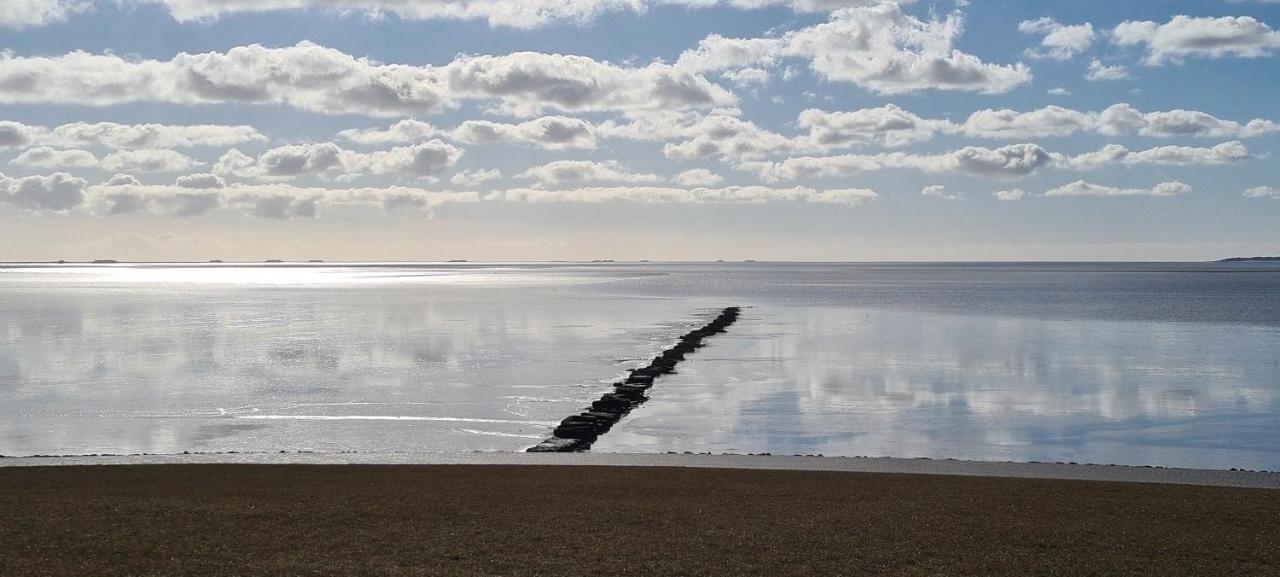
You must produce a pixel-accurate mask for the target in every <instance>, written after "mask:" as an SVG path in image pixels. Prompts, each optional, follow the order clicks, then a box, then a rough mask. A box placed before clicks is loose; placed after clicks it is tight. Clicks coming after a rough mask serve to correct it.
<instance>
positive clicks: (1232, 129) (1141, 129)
mask: <svg viewBox="0 0 1280 577" xmlns="http://www.w3.org/2000/svg"><path fill="white" fill-rule="evenodd" d="M939 126H941V127H942V128H941V129H943V130H945V129H946V127H945V125H939ZM957 130H958V131H959V132H963V133H964V134H966V135H968V136H974V137H980V138H1043V137H1053V136H1069V135H1071V134H1075V133H1077V132H1084V131H1093V132H1098V133H1101V134H1104V135H1107V136H1122V135H1128V134H1138V135H1141V136H1149V137H1156V138H1174V137H1186V136H1193V137H1200V138H1253V137H1257V136H1263V135H1267V134H1272V133H1276V132H1280V124H1277V123H1275V122H1273V121H1271V120H1264V119H1261V118H1255V119H1253V120H1250V121H1249V122H1247V123H1245V124H1241V123H1239V122H1236V121H1234V120H1223V119H1220V118H1217V117H1215V116H1213V115H1211V114H1208V113H1206V112H1201V111H1198V110H1181V109H1175V110H1164V111H1153V112H1143V111H1141V110H1138V109H1136V108H1134V107H1133V106H1132V105H1130V104H1127V103H1119V104H1114V105H1112V106H1109V107H1107V108H1106V109H1105V110H1103V111H1102V112H1087V111H1079V110H1071V109H1068V108H1063V107H1060V106H1046V107H1044V108H1040V109H1036V110H1030V111H1026V112H1019V111H1015V110H1009V109H1001V110H992V109H987V110H979V111H977V112H974V113H973V114H971V115H969V118H968V120H966V121H965V122H964V124H963V125H961V126H960V127H958V129H957Z"/></svg>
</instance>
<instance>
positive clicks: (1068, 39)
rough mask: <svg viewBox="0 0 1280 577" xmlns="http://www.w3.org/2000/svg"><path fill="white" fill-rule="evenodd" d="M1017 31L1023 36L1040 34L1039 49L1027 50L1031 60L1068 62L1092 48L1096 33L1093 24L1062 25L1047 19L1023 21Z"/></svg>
mask: <svg viewBox="0 0 1280 577" xmlns="http://www.w3.org/2000/svg"><path fill="white" fill-rule="evenodd" d="M1018 31H1019V32H1022V33H1023V34H1040V35H1044V39H1043V40H1041V41H1040V46H1041V48H1039V49H1033V50H1028V51H1027V54H1028V55H1029V56H1031V57H1032V58H1053V59H1055V60H1069V59H1071V58H1073V57H1075V55H1077V54H1079V53H1081V52H1084V51H1086V50H1088V49H1089V47H1091V46H1093V42H1094V40H1096V39H1097V38H1098V33H1097V32H1094V31H1093V24H1090V23H1088V22H1085V23H1084V24H1076V25H1071V26H1068V25H1064V24H1061V23H1059V22H1058V21H1057V20H1054V19H1052V18H1048V17H1042V18H1037V19H1035V20H1023V21H1022V22H1021V23H1019V24H1018Z"/></svg>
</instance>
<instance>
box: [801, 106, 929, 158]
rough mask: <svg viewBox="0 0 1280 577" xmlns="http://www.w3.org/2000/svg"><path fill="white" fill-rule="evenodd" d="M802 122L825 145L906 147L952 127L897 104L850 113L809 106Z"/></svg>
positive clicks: (818, 143) (821, 144) (815, 139)
mask: <svg viewBox="0 0 1280 577" xmlns="http://www.w3.org/2000/svg"><path fill="white" fill-rule="evenodd" d="M798 123H799V125H800V126H801V127H802V128H806V129H808V130H809V138H810V140H811V141H812V142H813V143H814V144H817V145H819V146H824V147H834V146H848V145H860V144H867V143H871V142H878V143H881V144H883V145H885V146H892V147H897V146H905V145H908V144H912V143H915V142H922V141H926V140H929V139H930V138H933V135H934V134H935V133H937V132H945V131H949V130H951V129H952V124H951V122H949V121H946V120H933V119H926V118H921V117H919V116H917V115H915V114H913V113H911V112H907V111H906V110H903V109H901V108H899V107H897V106H895V105H893V104H886V105H884V106H880V107H877V108H863V109H861V110H854V111H849V112H827V111H825V110H817V109H809V110H805V111H804V112H801V113H800V117H799V119H798Z"/></svg>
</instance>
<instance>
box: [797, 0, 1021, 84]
mask: <svg viewBox="0 0 1280 577" xmlns="http://www.w3.org/2000/svg"><path fill="white" fill-rule="evenodd" d="M963 29H964V18H963V17H962V16H961V15H960V14H959V13H953V14H951V15H949V16H947V17H946V18H945V19H943V20H928V21H925V20H921V19H919V18H916V17H915V16H911V15H909V14H906V13H905V12H903V11H902V8H901V7H900V6H898V5H897V4H894V3H891V2H883V3H879V4H876V5H873V6H865V7H852V8H843V9H840V10H837V11H835V12H833V13H832V17H831V20H830V21H829V22H826V23H823V24H818V25H816V26H813V27H810V28H805V29H802V30H799V31H796V32H794V33H791V34H788V35H787V38H786V40H787V43H786V46H785V48H784V51H785V53H786V54H788V55H790V56H798V57H804V58H809V59H810V67H811V68H812V69H813V71H814V72H816V73H817V74H818V75H819V76H821V77H823V78H825V79H826V80H830V81H838V82H852V83H854V84H857V85H858V86H861V87H863V88H866V89H868V90H870V91H872V92H876V93H880V94H901V93H905V92H915V91H919V90H926V89H936V90H965V91H973V92H983V93H988V94H992V93H1001V92H1008V91H1010V90H1012V89H1014V88H1016V87H1017V86H1019V85H1022V84H1026V83H1027V82H1030V80H1031V72H1030V70H1028V69H1027V67H1026V66H1025V65H1023V64H1022V63H1017V64H1012V65H1004V64H990V63H987V62H983V61H982V60H980V59H979V58H978V57H976V56H973V55H971V54H966V53H964V52H961V51H960V50H957V49H956V48H955V40H956V38H957V37H959V35H960V34H961V32H963Z"/></svg>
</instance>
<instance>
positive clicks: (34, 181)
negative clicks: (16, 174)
mask: <svg viewBox="0 0 1280 577" xmlns="http://www.w3.org/2000/svg"><path fill="white" fill-rule="evenodd" d="M87 184H88V182H87V181H85V179H83V178H79V177H75V176H71V175H70V174H67V173H65V172H58V173H54V174H51V175H48V176H25V177H22V178H13V177H8V176H5V175H3V174H0V202H7V203H9V204H12V205H14V206H17V207H18V208H24V209H27V210H34V211H53V212H63V211H67V210H71V209H73V208H76V207H78V206H80V204H81V203H83V202H84V199H85V186H86V185H87Z"/></svg>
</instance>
